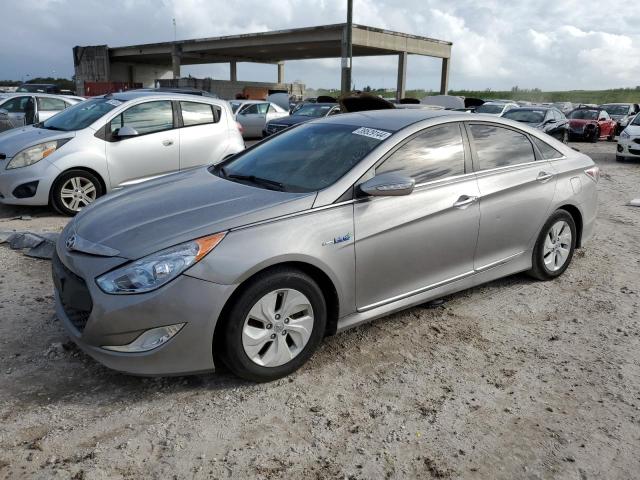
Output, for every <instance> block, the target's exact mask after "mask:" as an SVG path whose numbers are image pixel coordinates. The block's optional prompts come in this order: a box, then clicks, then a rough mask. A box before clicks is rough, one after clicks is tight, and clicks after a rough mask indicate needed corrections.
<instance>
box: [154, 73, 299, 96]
mask: <svg viewBox="0 0 640 480" xmlns="http://www.w3.org/2000/svg"><path fill="white" fill-rule="evenodd" d="M158 80H159V81H158V86H160V87H173V88H176V87H180V88H196V89H198V90H204V91H207V92H211V93H215V94H217V95H218V96H219V97H220V98H224V99H227V100H231V99H234V98H235V97H236V94H238V93H242V90H243V89H244V87H255V88H264V89H267V90H286V91H287V92H289V95H299V96H302V95H304V90H305V86H304V85H303V84H300V83H269V82H242V81H237V82H232V81H229V80H213V79H211V78H179V79H176V80H173V79H169V80H166V79H165V80H163V79H158Z"/></svg>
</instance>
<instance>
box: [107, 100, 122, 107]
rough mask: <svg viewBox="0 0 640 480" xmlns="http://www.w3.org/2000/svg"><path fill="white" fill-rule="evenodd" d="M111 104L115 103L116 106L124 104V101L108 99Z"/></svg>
mask: <svg viewBox="0 0 640 480" xmlns="http://www.w3.org/2000/svg"><path fill="white" fill-rule="evenodd" d="M106 103H108V104H109V105H113V106H114V107H119V106H120V105H122V102H121V101H120V100H107V102H106Z"/></svg>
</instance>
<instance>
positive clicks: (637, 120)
mask: <svg viewBox="0 0 640 480" xmlns="http://www.w3.org/2000/svg"><path fill="white" fill-rule="evenodd" d="M631 125H640V115H636V116H635V118H634V119H633V122H631Z"/></svg>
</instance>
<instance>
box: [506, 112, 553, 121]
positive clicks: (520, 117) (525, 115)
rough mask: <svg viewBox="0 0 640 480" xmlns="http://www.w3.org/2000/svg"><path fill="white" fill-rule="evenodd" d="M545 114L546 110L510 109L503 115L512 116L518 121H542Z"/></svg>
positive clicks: (512, 118)
mask: <svg viewBox="0 0 640 480" xmlns="http://www.w3.org/2000/svg"><path fill="white" fill-rule="evenodd" d="M544 114H545V111H544V110H509V111H508V112H507V113H505V114H504V115H503V117H504V118H510V119H511V120H515V121H516V122H524V123H542V121H543V120H544Z"/></svg>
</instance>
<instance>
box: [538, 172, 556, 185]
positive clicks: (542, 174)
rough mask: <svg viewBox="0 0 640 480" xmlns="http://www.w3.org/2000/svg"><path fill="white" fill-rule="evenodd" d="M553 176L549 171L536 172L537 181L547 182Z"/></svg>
mask: <svg viewBox="0 0 640 480" xmlns="http://www.w3.org/2000/svg"><path fill="white" fill-rule="evenodd" d="M552 178H553V173H549V172H540V173H539V174H538V177H537V178H536V180H537V181H539V182H541V183H544V182H547V181H549V180H551V179H552Z"/></svg>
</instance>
